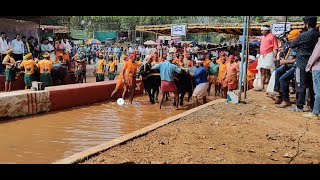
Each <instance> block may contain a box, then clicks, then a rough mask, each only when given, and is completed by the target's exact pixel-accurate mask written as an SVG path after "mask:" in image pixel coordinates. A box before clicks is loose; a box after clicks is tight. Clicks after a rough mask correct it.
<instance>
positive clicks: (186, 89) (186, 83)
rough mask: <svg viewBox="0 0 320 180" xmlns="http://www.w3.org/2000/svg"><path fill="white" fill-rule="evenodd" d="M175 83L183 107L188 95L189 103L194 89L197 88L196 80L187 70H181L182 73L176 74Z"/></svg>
mask: <svg viewBox="0 0 320 180" xmlns="http://www.w3.org/2000/svg"><path fill="white" fill-rule="evenodd" d="M174 82H175V84H176V86H177V88H178V92H179V96H180V106H183V101H184V96H185V95H186V94H187V93H188V102H189V101H190V99H191V97H192V93H193V89H194V88H195V79H194V77H192V76H190V74H189V73H188V72H186V71H185V70H181V73H179V74H178V73H177V74H175V81H174ZM174 104H175V103H174Z"/></svg>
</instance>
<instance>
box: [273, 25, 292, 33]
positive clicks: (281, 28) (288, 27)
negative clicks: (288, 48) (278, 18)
mask: <svg viewBox="0 0 320 180" xmlns="http://www.w3.org/2000/svg"><path fill="white" fill-rule="evenodd" d="M284 24H285V23H284V22H280V23H274V24H272V31H271V32H272V34H274V35H277V36H278V35H280V34H283V32H284ZM288 31H291V22H287V25H286V32H288Z"/></svg>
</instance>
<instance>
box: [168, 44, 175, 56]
mask: <svg viewBox="0 0 320 180" xmlns="http://www.w3.org/2000/svg"><path fill="white" fill-rule="evenodd" d="M176 52H177V49H176V47H174V44H172V45H171V47H170V48H169V53H173V54H176Z"/></svg>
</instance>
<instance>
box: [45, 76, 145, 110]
mask: <svg viewBox="0 0 320 180" xmlns="http://www.w3.org/2000/svg"><path fill="white" fill-rule="evenodd" d="M115 86H116V80H114V81H103V82H97V83H96V82H94V83H86V84H72V85H64V86H54V87H48V88H46V90H48V91H50V101H51V107H50V111H56V110H63V109H67V108H71V107H76V106H82V105H88V104H93V103H97V102H102V101H106V100H109V98H110V96H111V93H112V91H113V90H114V89H115ZM122 92H123V90H122V89H121V90H119V91H118V92H117V93H116V94H115V96H114V99H116V98H119V97H121V95H122ZM142 94H143V84H142V82H141V81H140V80H137V88H136V91H135V95H142Z"/></svg>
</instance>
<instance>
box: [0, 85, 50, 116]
mask: <svg viewBox="0 0 320 180" xmlns="http://www.w3.org/2000/svg"><path fill="white" fill-rule="evenodd" d="M49 96H50V93H49V91H15V92H9V93H0V119H4V118H14V117H19V116H28V115H34V114H39V113H42V112H48V111H49V110H50V105H51V102H50V98H49Z"/></svg>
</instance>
